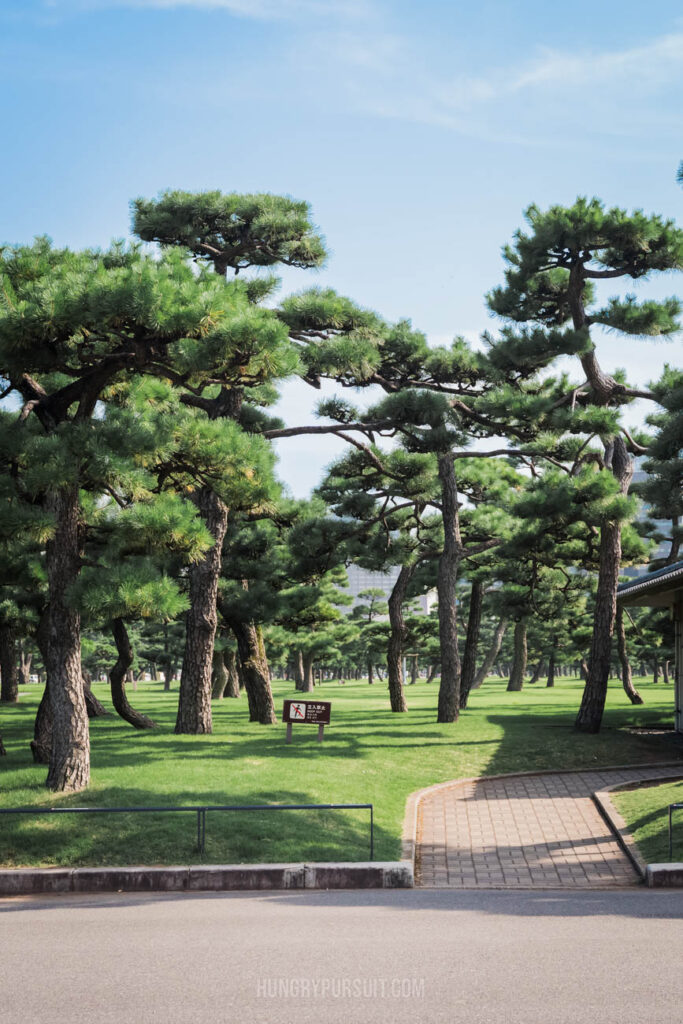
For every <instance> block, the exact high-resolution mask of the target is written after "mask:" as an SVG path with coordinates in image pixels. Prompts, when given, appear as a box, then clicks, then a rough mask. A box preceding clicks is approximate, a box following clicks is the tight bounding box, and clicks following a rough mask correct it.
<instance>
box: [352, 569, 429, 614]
mask: <svg viewBox="0 0 683 1024" xmlns="http://www.w3.org/2000/svg"><path fill="white" fill-rule="evenodd" d="M346 571H347V574H348V577H349V585H348V587H344V588H343V589H344V590H346V593H347V594H350V595H351V597H352V598H353V604H350V605H347V606H346V607H345V608H343V609H342V611H343V612H344V613H345V614H347V615H348V613H349V612H350V611H351V609H352V608H354V607H355V606H356V605H357V604H362V603H363V601H362V599H360V598H359V596H358V595H359V594H361V593H362V592H363V591H364V590H383V591H384V593H385V594H386V596H387V599H388V598H389V595H390V594H391V591H392V590H393V588H394V584H395V582H396V580H397V579H398V574H399V572H400V571H401V567H400V565H394V566H392V568H391V569H389V570H388V571H387V572H371V571H370V569H361V567H360V566H359V565H350V566H348V568H347V570H346ZM414 600H415V603H416V604H417V605H418V606H419V611H420V612H421V613H422V614H423V615H429V613H430V611H431V610H432V608H433V606H434V605H435V604H436V591H435V590H429V591H427V593H426V594H421V595H420V596H419V597H416V598H415V599H414Z"/></svg>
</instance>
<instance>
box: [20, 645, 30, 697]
mask: <svg viewBox="0 0 683 1024" xmlns="http://www.w3.org/2000/svg"><path fill="white" fill-rule="evenodd" d="M32 661H33V655H32V654H31V652H30V651H27V650H26V649H25V648H24V645H23V643H22V644H20V645H19V685H20V686H22V687H26V686H30V685H31V662H32Z"/></svg>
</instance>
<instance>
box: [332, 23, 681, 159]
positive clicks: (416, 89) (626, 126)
mask: <svg viewBox="0 0 683 1024" xmlns="http://www.w3.org/2000/svg"><path fill="white" fill-rule="evenodd" d="M373 36H374V37H373ZM323 42H324V43H325V45H324V49H325V51H326V52H327V53H329V54H330V56H331V58H332V59H333V60H334V63H335V65H336V67H337V70H338V71H339V72H342V73H343V72H345V73H346V74H345V81H346V86H347V89H348V91H349V93H350V94H351V95H352V96H353V98H354V102H355V103H356V105H357V106H359V107H361V108H363V109H364V110H365V111H366V112H369V113H372V114H375V115H376V116H380V117H387V118H395V119H400V120H406V121H413V122H422V123H426V124H433V125H440V126H443V127H450V128H452V129H455V130H457V131H461V132H464V133H466V134H470V135H477V136H480V137H484V138H490V139H494V138H495V139H498V140H502V139H503V138H504V139H505V140H506V141H520V142H522V141H523V142H527V143H532V144H533V143H541V144H542V143H544V142H545V141H546V140H547V138H548V136H549V135H552V133H553V131H554V130H555V129H556V128H557V127H558V126H561V127H562V128H563V129H564V128H565V127H566V124H567V123H572V122H576V123H577V124H581V126H582V129H583V134H585V132H586V130H588V131H590V130H591V129H592V128H593V127H594V126H595V128H596V129H597V128H599V130H600V132H601V133H602V134H606V133H608V134H612V135H615V136H616V135H623V136H625V137H628V136H631V135H634V134H638V133H639V132H642V130H643V128H645V129H646V130H647V131H655V130H665V129H674V128H675V127H677V126H680V125H681V123H682V122H683V117H682V116H681V112H680V109H679V107H677V105H676V102H675V99H674V97H676V96H680V86H681V84H683V31H680V30H676V31H674V32H672V33H670V34H668V35H665V36H661V37H658V38H656V39H653V40H651V41H650V42H647V43H645V44H644V45H642V46H639V47H634V48H630V49H625V50H621V51H618V50H616V51H604V52H597V51H588V50H586V51H585V52H583V53H579V54H570V53H565V52H562V51H551V50H547V49H546V50H543V51H541V52H540V53H539V54H538V55H537V56H536V57H534V58H532V59H530V60H527V61H525V62H523V63H519V64H517V65H512V66H508V67H492V68H490V69H486V70H485V71H484V73H482V74H479V75H469V74H467V73H466V72H464V73H460V74H457V75H453V74H452V73H451V72H450V71H449V70H445V69H444V70H442V69H440V68H439V67H438V66H435V65H434V62H433V61H430V59H429V56H428V54H427V53H426V52H421V50H420V44H419V43H418V42H416V41H415V40H412V39H407V38H405V37H401V36H398V35H395V34H390V33H385V32H381V31H378V32H376V33H374V34H373V33H368V32H367V31H366V32H364V33H362V34H360V33H358V34H357V35H356V34H355V33H354V32H352V31H349V30H348V29H347V30H346V31H344V32H337V33H334V32H330V33H328V34H327V36H326V39H324V37H323V36H322V34H321V35H319V37H318V45H319V46H322V45H323ZM653 94H660V95H663V96H664V98H665V100H666V98H667V97H668V99H670V100H671V103H670V104H669V103H668V101H667V102H665V103H663V104H661V105H660V106H661V108H663V109H658V110H653V105H652V96H653ZM550 106H552V108H553V109H552V111H549V107H550ZM549 115H550V116H549ZM558 134H561V133H558ZM565 137H566V136H565Z"/></svg>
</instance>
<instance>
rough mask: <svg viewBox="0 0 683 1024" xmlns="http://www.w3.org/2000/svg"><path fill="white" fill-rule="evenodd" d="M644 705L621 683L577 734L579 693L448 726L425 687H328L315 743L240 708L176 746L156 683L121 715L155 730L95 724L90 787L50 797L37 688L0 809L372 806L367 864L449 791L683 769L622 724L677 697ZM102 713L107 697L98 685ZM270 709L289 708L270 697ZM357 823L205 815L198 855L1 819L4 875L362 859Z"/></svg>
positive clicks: (526, 693)
mask: <svg viewBox="0 0 683 1024" xmlns="http://www.w3.org/2000/svg"><path fill="white" fill-rule="evenodd" d="M638 687H639V689H640V690H641V692H642V693H643V695H644V697H645V700H646V704H645V706H644V707H637V708H636V707H632V706H631V705H630V704H628V702H627V701H626V698H625V696H624V694H623V691H622V690H621V688H620V686H619V685H615V686H613V687H611V688H610V693H609V699H608V710H607V713H606V716H605V723H604V727H603V731H602V732H601V733H600V734H599V735H598V736H586V735H580V734H576V733H574V732H573V730H572V723H573V720H574V717H575V714H576V709H577V707H578V703H579V700H580V694H581V684H580V683H578V682H577V681H560V682H559V684H558V685H557V686H556V687H555V689H554V690H547V689H546V688H545V687H543V686H541V685H538V684H537V685H535V686H529V685H528V684H527V685H526V686H525V689H524V690H523V691H522V692H521V693H510V694H508V693H506V692H505V683H504V682H503V681H501V680H488V681H487V682H486V683H485V685H484V687H482V689H480V690H479V691H477V692H475V693H474V694H473V696H472V700H471V707H470V708H469V709H468V710H467V711H466V712H465V713H464V714H463V715H462V717H461V719H460V721H459V722H458V723H457V724H455V725H437V724H436V722H435V721H434V719H435V705H436V698H437V689H436V684H434V683H432V684H427V683H425V682H420V683H417V684H416V685H415V686H409V687H408V688H407V697H408V703H409V706H410V711H409V713H408V714H404V715H392V714H391V712H390V711H389V710H388V699H387V694H386V690H385V687H384V685H383V684H382V683H377V684H375V685H374V686H373V687H369V686H368V685H367V684H366V683H347V685H346V686H343V687H342V686H339V685H337V684H336V683H325V684H324V685H323V686H322V687H320V688H317V689H316V697H318V698H319V699H329V700H331V701H332V724H331V725H330V726H329V727H328V728H327V729H326V735H325V741H324V743H323V744H322V745H319V744H318V743H317V742H316V733H317V730H316V729H315V727H311V726H309V727H306V726H299V727H295V729H294V743H293V744H292V745H291V746H286V745H285V742H284V740H285V726H284V724H282V723H279V724H278V725H276V726H259V725H251V724H250V723H249V722H248V721H247V702H246V698H244V697H242V698H241V699H240V700H225V701H217V702H215V704H214V729H215V731H214V733H213V735H211V736H175V735H174V734H173V724H174V720H175V708H176V701H177V692H173V693H170V694H164V693H163V692H161V685H160V684H158V683H154V684H153V683H147V684H141V685H140V688H139V689H138V691H137V692H133V691H131V693H130V698H131V702H132V703H133V704H134V705H135V706H136V707H138V708H139V709H140V710H141V711H144V712H146V713H147V714H149V715H151V716H153V717H154V718H155V719H156V721H157V722H158V723H159V727H158V729H156V730H155V731H154V732H141V733H140V732H136V731H135V730H134V729H132V728H131V727H130V726H128V725H126V724H125V723H124V722H122V721H121V720H120V719H118V718H117V717H116V716H114V715H112V716H111V717H109V718H104V719H97V720H95V721H94V722H91V739H92V784H91V786H90V788H89V789H88V790H87V792H85V793H80V794H78V795H76V796H69V797H55V796H54V795H51V794H48V792H47V791H46V790H45V788H44V780H45V775H46V769H45V767H44V766H40V765H38V766H36V765H33V764H32V763H31V760H30V751H29V748H28V743H29V740H30V738H31V736H32V724H33V715H34V713H35V708H36V705H37V701H38V697H39V693H38V687H35V688H34V687H32V688H31V692H30V694H29V695H27V696H23V697H22V698H21V703H20V704H18V705H16V706H7V705H3V706H2V707H1V708H0V730H1V731H2V735H3V738H4V741H5V746H6V747H7V752H8V756H7V757H5V758H2V759H1V760H0V807H23V806H29V805H30V806H43V807H47V806H51V805H58V806H67V805H73V806H84V805H88V804H90V805H106V806H122V805H123V806H126V805H138V804H162V805H164V804H169V805H170V804H196V803H199V804H205V803H211V804H218V803H364V802H372V803H374V805H375V822H376V847H375V856H376V858H377V859H381V860H385V859H386V860H388V859H394V858H396V857H397V856H398V854H399V840H400V833H401V825H402V820H403V814H404V809H405V802H406V797H407V796H408V794H409V793H411V792H412V791H413V790H416V789H420V788H421V787H423V786H428V785H431V784H432V783H435V782H442V781H445V780H447V779H453V778H459V777H467V776H470V775H482V774H495V773H498V772H513V771H531V770H534V769H544V768H586V767H596V766H598V765H619V764H637V763H642V762H649V761H656V760H673V759H675V758H676V757H681V758H682V760H683V749H682V748H681V746H680V744H677V742H676V740H675V739H674V737H673V736H665V737H662V736H652V735H641V736H639V735H635V734H633V733H630V732H629V731H628V727H629V726H630V725H634V724H639V725H646V724H648V723H654V722H660V721H670V720H671V718H672V715H673V692H672V688H665V687H664V686H663V685H659V686H652V685H651V684H648V683H643V682H642V681H641V680H639V681H638ZM95 691H96V692H97V694H98V696H99V697H100V698H101V699H103V700H105V702H106V693H107V691H106V687H105V686H102V685H100V686H96V687H95ZM275 695H276V706H277V707H278V709H280V708H281V702H282V699H283V698H284V697H291V696H294V695H295V694H294V693H293V691H292V690H291V688H290V684H286V683H282V682H280V683H276V684H275ZM367 821H368V815H367V812H365V811H353V812H349V811H341V812H340V811H327V812H310V811H292V812H271V813H268V814H263V813H258V812H252V813H246V812H245V813H229V814H214V815H210V816H209V819H208V822H207V847H206V853H205V854H204V856H203V857H201V858H200V857H199V855H198V854H197V852H196V849H195V844H196V832H195V819H194V817H193V816H192V815H190V814H183V815H172V814H165V815H156V814H155V815H73V816H72V815H55V816H54V817H48V816H45V817H40V818H35V819H29V818H19V817H18V816H17V817H15V816H10V815H7V816H0V863H3V864H4V865H6V866H7V865H28V864H44V865H53V864H69V865H77V864H187V863H190V862H194V863H197V862H200V861H202V860H203V861H204V862H206V863H214V864H215V863H230V862H238V861H241V862H260V861H261V862H262V861H269V862H274V861H300V860H304V859H305V860H335V859H343V860H364V859H367V856H368V826H367Z"/></svg>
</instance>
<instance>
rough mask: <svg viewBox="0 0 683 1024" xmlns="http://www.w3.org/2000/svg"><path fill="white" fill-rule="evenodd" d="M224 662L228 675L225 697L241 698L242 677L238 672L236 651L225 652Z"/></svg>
mask: <svg viewBox="0 0 683 1024" xmlns="http://www.w3.org/2000/svg"><path fill="white" fill-rule="evenodd" d="M223 661H224V664H225V668H226V670H227V673H228V682H227V685H226V687H225V690H224V693H223V696H224V697H232V698H235V697H239V696H240V675H239V672H238V671H237V655H236V654H235V652H234V651H225V652H224V654H223Z"/></svg>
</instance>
